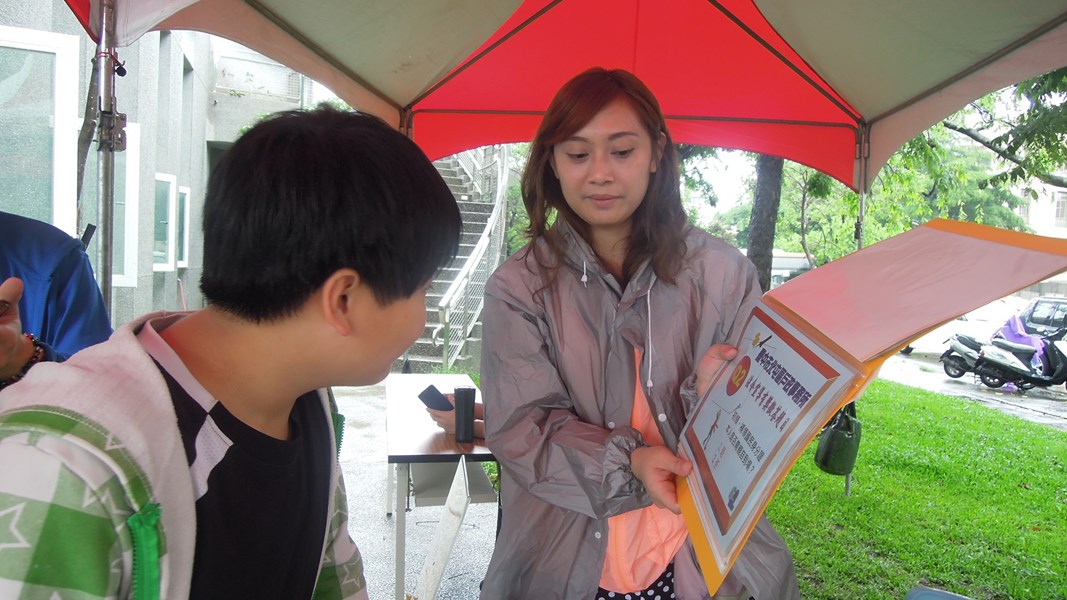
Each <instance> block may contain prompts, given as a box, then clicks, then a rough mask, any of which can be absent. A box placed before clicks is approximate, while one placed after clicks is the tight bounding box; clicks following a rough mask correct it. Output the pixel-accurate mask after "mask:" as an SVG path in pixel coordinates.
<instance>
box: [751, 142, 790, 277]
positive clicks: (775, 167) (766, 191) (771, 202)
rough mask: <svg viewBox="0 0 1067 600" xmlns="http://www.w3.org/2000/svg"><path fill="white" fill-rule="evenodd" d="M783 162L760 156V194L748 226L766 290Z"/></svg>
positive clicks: (752, 251)
mask: <svg viewBox="0 0 1067 600" xmlns="http://www.w3.org/2000/svg"><path fill="white" fill-rule="evenodd" d="M783 163H784V161H783V160H782V159H781V158H778V157H775V156H767V155H765V154H760V155H759V156H758V157H757V158H756V195H755V198H754V199H753V202H752V218H751V219H750V220H749V225H748V259H749V260H751V261H752V264H754V265H756V272H757V273H758V274H759V284H760V287H761V288H763V291H764V292H766V291H767V290H769V289H771V259H772V254H773V250H774V229H775V226H776V225H777V223H778V204H779V202H780V201H781V199H782V165H783Z"/></svg>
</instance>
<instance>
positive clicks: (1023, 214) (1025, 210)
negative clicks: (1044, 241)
mask: <svg viewBox="0 0 1067 600" xmlns="http://www.w3.org/2000/svg"><path fill="white" fill-rule="evenodd" d="M1015 214H1017V215H1019V217H1020V218H1021V219H1022V220H1023V223H1027V224H1029V223H1030V201H1029V200H1023V203H1022V204H1020V205H1019V207H1018V208H1016V209H1015Z"/></svg>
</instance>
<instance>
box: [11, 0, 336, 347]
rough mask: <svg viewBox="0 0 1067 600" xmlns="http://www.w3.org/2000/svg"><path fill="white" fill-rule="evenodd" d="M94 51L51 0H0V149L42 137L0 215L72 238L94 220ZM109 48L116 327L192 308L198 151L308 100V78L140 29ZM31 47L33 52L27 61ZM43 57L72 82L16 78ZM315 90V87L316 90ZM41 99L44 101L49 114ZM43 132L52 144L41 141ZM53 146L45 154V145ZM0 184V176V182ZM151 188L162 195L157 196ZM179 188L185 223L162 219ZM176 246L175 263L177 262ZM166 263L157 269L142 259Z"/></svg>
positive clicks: (220, 47) (201, 180) (184, 35)
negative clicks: (87, 133)
mask: <svg viewBox="0 0 1067 600" xmlns="http://www.w3.org/2000/svg"><path fill="white" fill-rule="evenodd" d="M38 40H44V42H46V43H45V44H44V47H38V45H39V44H37V41H38ZM49 44H51V45H49ZM4 52H6V53H7V54H4ZM95 52H96V45H95V43H94V42H92V40H91V39H90V38H89V36H88V35H87V34H86V33H85V31H84V29H83V28H82V27H81V25H80V23H78V22H77V20H76V19H75V18H74V16H73V14H72V13H71V12H70V9H69V8H68V7H67V6H66V4H65V3H64V2H63V1H62V0H44V1H37V2H25V1H24V0H0V80H2V81H0V115H3V114H4V113H5V111H6V112H7V114H8V117H7V118H4V117H2V116H0V139H2V138H4V137H6V138H8V139H9V140H11V141H9V142H8V143H7V146H6V147H0V155H3V153H4V152H5V151H6V152H7V154H8V155H15V156H16V157H17V156H18V155H19V154H24V153H25V152H24V148H23V147H22V146H20V144H24V142H22V141H21V140H23V139H28V138H27V135H28V133H32V134H35V135H36V136H37V138H42V139H37V140H36V141H34V142H33V145H34V149H35V150H36V154H35V155H34V159H33V160H32V161H27V162H28V163H29V164H30V166H32V168H27V169H26V171H27V172H28V173H30V175H27V176H25V177H23V179H22V180H20V181H21V182H22V183H25V184H26V189H27V191H20V190H18V189H16V190H15V191H13V192H10V193H8V194H6V195H5V194H4V193H3V192H2V191H0V210H5V211H9V212H16V213H19V214H27V215H28V216H34V217H35V218H40V219H42V220H48V221H51V222H52V223H53V224H55V225H56V226H57V227H59V228H61V229H63V230H65V231H67V232H68V233H70V234H71V235H77V236H80V235H81V233H82V231H83V230H84V229H85V227H86V225H87V224H90V223H92V224H98V223H99V219H98V216H97V213H98V210H97V206H96V204H97V198H98V189H99V179H98V171H97V162H98V161H97V154H98V152H97V144H96V143H95V141H94V142H93V143H92V144H91V146H90V148H89V151H88V156H87V160H86V169H85V175H84V179H83V181H84V190H83V192H82V196H81V197H82V201H81V203H80V206H79V202H78V201H77V198H78V195H77V192H76V183H77V176H76V164H77V136H78V130H79V128H80V127H81V125H82V121H83V119H84V112H85V104H86V93H87V90H88V87H89V79H90V75H91V72H92V65H91V59H92V57H93V56H94V54H95ZM117 54H118V60H119V61H121V62H123V63H124V65H125V69H126V71H127V74H126V76H125V77H121V78H116V82H115V96H116V110H117V112H120V113H125V114H126V116H127V121H128V126H127V128H126V132H127V139H128V149H127V151H126V152H123V153H116V155H115V162H116V169H115V170H116V181H115V203H116V204H115V213H116V217H115V218H116V229H115V235H114V238H113V239H114V240H115V241H114V246H115V247H116V256H115V261H114V262H115V263H116V266H115V268H114V272H115V276H114V277H113V278H112V282H113V284H114V285H113V287H112V322H113V323H114V325H115V326H119V325H121V324H123V323H125V322H127V321H129V320H130V319H133V318H134V317H136V316H138V315H140V314H143V313H146V312H149V311H153V310H181V309H183V308H189V309H194V308H200V307H202V306H203V305H204V300H203V297H202V296H201V294H200V292H199V280H200V274H201V271H202V269H201V264H202V258H201V257H202V255H203V244H202V235H201V224H202V210H201V208H202V205H203V198H204V193H205V191H206V187H207V181H208V176H209V171H210V167H209V158H208V157H209V151H208V147H209V146H212V147H214V148H219V147H225V146H226V145H228V143H230V142H232V141H233V140H234V139H236V137H237V136H238V135H239V133H240V131H241V129H242V128H244V127H246V126H247V125H249V124H251V123H253V122H254V121H255V120H256V119H257V118H258V117H260V116H262V115H264V114H268V113H272V112H276V111H278V110H288V109H293V108H299V107H300V106H302V105H303V104H305V103H306V101H307V100H308V99H310V98H311V97H312V86H311V85H310V84H309V83H308V82H307V80H306V78H303V77H302V76H300V75H299V74H295V73H294V72H293V71H291V70H289V69H286V68H285V67H282V66H280V65H278V64H277V63H275V62H273V61H270V60H269V59H266V58H264V57H262V56H259V55H258V54H255V53H253V52H250V51H248V50H246V49H244V48H243V47H241V46H238V45H236V44H233V43H231V42H228V41H225V40H221V39H219V38H214V37H212V36H209V35H206V34H202V33H196V32H187V31H175V32H150V33H147V34H145V35H144V36H142V38H141V39H139V40H138V41H137V42H136V43H135V44H133V45H131V46H129V47H126V48H119V49H118V50H117ZM31 55H32V57H33V58H32V60H31V59H29V58H26V57H27V56H31ZM42 57H43V58H45V59H47V60H43V61H42V60H40V59H41V58H42ZM50 62H55V63H56V64H57V65H66V68H67V70H66V71H64V73H67V74H69V75H70V77H69V79H70V81H66V78H65V77H60V78H59V79H57V82H58V83H55V84H54V85H53V84H52V82H51V81H49V80H48V79H49V78H48V77H36V78H35V77H27V78H25V79H24V80H23V76H22V75H21V73H23V71H24V69H23V68H22V67H23V66H24V64H32V65H34V66H35V67H36V69H35V70H34V73H37V72H43V71H42V69H46V68H47V64H49V63H50ZM56 68H57V69H58V68H60V67H59V66H57V67H56ZM219 82H221V85H219ZM8 84H10V87H11V88H12V89H14V90H15V92H16V93H15V96H14V98H13V99H7V98H5V95H4V93H3V90H4V89H7V88H5V85H8ZM53 87H54V88H55V89H52V88H53ZM294 90H295V93H294ZM318 93H319V94H320V95H322V91H321V89H320V91H319V92H318ZM49 98H55V106H56V107H58V108H53V107H52V105H51V104H50V103H51V102H52V101H51V100H49ZM5 103H6V104H7V106H5ZM94 103H95V100H94ZM15 109H18V110H21V111H23V112H24V113H25V114H26V116H25V118H23V117H22V114H23V113H20V112H18V110H15ZM53 126H54V127H55V129H54V130H53V129H50V127H53ZM27 132H28V133H27ZM48 132H51V133H48ZM49 136H51V137H52V138H53V139H50V140H49V139H43V138H47V137H49ZM26 143H28V142H26ZM53 145H54V152H52V151H51V150H49V148H51V146H53ZM215 154H216V155H217V152H215ZM0 157H2V156H0ZM127 167H129V168H127ZM42 170H43V171H47V173H43V174H42ZM49 173H51V178H52V181H51V182H49V181H47V179H48V178H49ZM20 177H21V176H20ZM34 178H36V179H34ZM6 183H7V181H6V180H4V179H3V175H0V187H8V188H10V187H11V186H7V185H4V184H6ZM172 188H173V197H171V196H170V194H169V191H170V189H172ZM158 191H162V192H164V193H163V194H162V201H161V202H157V192H158ZM183 192H184V196H185V204H186V205H187V206H188V213H187V217H186V216H183V215H177V214H174V215H172V214H171V212H170V211H171V210H176V205H177V204H178V203H179V202H180V199H179V196H180V195H182V193H183ZM171 204H174V205H175V209H170V205H171ZM172 223H173V225H174V228H175V234H174V235H172V236H171V237H175V236H176V234H177V231H176V230H177V229H178V228H179V227H184V229H185V230H186V231H187V232H188V244H187V246H186V247H185V249H184V250H179V241H178V240H175V245H174V248H173V249H172V250H171V251H170V252H168V251H167V249H168V248H167V245H166V244H157V243H156V239H155V237H156V232H157V228H158V229H159V230H160V231H161V232H167V231H168V230H169V227H170V226H171V224H172ZM99 240H100V238H94V241H93V242H92V243H91V245H90V246H89V249H88V251H89V254H90V257H91V259H92V260H93V262H94V268H96V269H97V273H98V278H99V271H100V269H99V268H98V267H97V265H98V264H99V257H98V254H99V252H100V247H101V245H100V243H99ZM180 252H184V254H185V256H184V258H185V260H184V261H179V260H178V254H179V253H180ZM167 257H169V260H167V261H165V262H166V263H167V264H163V265H154V263H155V262H156V261H157V260H162V259H163V258H167Z"/></svg>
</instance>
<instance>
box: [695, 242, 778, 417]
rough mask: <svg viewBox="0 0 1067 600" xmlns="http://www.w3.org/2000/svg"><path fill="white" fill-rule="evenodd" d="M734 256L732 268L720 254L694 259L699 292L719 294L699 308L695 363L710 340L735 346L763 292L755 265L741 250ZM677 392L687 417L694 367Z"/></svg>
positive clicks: (711, 342)
mask: <svg viewBox="0 0 1067 600" xmlns="http://www.w3.org/2000/svg"><path fill="white" fill-rule="evenodd" d="M735 260H736V261H737V263H736V265H734V267H735V268H730V269H723V268H722V261H723V259H722V258H721V257H720V258H714V259H710V260H709V259H707V258H705V259H704V260H701V261H696V264H697V265H699V266H700V267H702V268H699V269H698V273H697V277H698V283H699V285H700V287H701V295H702V296H703V297H704V298H708V297H710V296H713V295H714V296H717V297H719V301H718V302H709V303H708V304H706V305H705V307H704V310H703V311H702V315H701V323H700V327H699V329H700V334H699V335H698V336H697V341H696V346H695V347H694V348H693V353H694V361H693V364H695V365H697V364H700V358H701V357H702V356H703V355H704V353H705V352H707V351H708V349H709V348H711V346H712V345H713V344H716V343H722V344H727V345H730V346H734V347H737V346H738V344H740V343H741V339H740V337H741V331H742V330H743V329H744V327H745V322H746V321H747V320H748V316H749V314H751V312H752V308H753V307H755V306H756V304H757V303H758V302H759V300H760V298H761V297H762V296H763V290H762V289H761V288H760V285H759V276H758V275H757V273H756V267H755V266H753V264H752V263H751V262H750V261H749V260H748V259H747V258H744V257H743V256H741V255H740V253H738V257H737V258H735ZM713 290H714V291H715V293H713ZM723 366H725V364H724V365H723ZM678 393H679V396H680V397H681V399H682V405H683V408H684V411H685V415H686V417H688V416H689V415H690V414H691V413H692V411H693V409H694V408H695V407H696V404H697V401H698V400H699V398H698V397H697V390H696V372H695V371H694V372H693V373H691V374H690V375H689V376H688V377H686V379H685V380H684V381H682V385H681V386H680V387H679V390H678Z"/></svg>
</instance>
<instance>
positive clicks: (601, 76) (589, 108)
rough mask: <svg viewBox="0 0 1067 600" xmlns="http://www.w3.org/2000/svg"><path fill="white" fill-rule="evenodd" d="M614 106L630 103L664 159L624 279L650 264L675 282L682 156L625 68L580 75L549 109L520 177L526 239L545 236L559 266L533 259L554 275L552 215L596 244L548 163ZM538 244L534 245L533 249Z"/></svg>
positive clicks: (641, 213) (559, 250)
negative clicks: (556, 149)
mask: <svg viewBox="0 0 1067 600" xmlns="http://www.w3.org/2000/svg"><path fill="white" fill-rule="evenodd" d="M617 100H622V101H623V102H626V104H627V105H629V106H630V108H632V109H633V111H634V113H635V114H636V115H637V118H638V120H639V121H640V122H641V124H642V125H644V127H645V129H646V130H647V132H648V135H649V137H650V138H651V140H652V152H653V156H656V154H657V153H658V154H660V156H659V163H658V165H657V168H656V170H655V172H653V173H651V174H650V179H649V182H648V191H646V192H645V198H644V201H643V202H641V205H640V206H639V207H638V208H637V210H636V211H634V214H633V217H632V219H633V228H632V230H631V233H630V240H629V244H628V247H627V253H626V259H625V261H624V262H623V275H624V277H625V279H629V278H630V277H631V276H632V275H633V273H634V271H635V270H636V269H637V267H638V266H639V265H640V264H641V263H642V262H643V261H645V260H646V259H649V260H650V261H651V263H652V268H653V269H654V270H655V273H656V276H657V277H659V278H660V279H663V280H664V281H666V282H668V283H673V282H674V278H675V276H676V275H677V274H678V270H679V269H680V268H681V265H682V259H683V258H684V256H685V229H686V227H685V224H686V221H687V219H686V214H685V210H684V209H683V208H682V198H681V193H680V191H679V185H680V181H679V178H680V176H679V170H678V153H677V151H676V150H675V148H674V142H673V141H672V140H671V134H670V132H669V131H667V124H666V122H665V120H664V118H663V112H662V111H661V110H660V107H659V102H658V101H657V100H656V97H655V96H653V95H652V92H651V91H650V90H649V89H648V87H646V86H645V84H644V83H642V82H641V80H640V79H638V78H637V77H636V76H634V75H633V74H632V73H630V72H628V71H624V70H622V69H613V70H610V71H609V70H607V69H604V68H602V67H594V68H592V69H589V70H588V71H585V72H583V73H580V74H578V75H577V76H575V77H574V78H573V79H571V80H570V81H568V82H567V83H565V84H564V85H563V87H562V88H560V90H559V91H558V92H556V96H555V97H554V98H553V99H552V102H551V103H550V104H549V105H548V110H547V111H546V112H545V117H544V119H543V120H542V121H541V125H540V127H538V129H537V134H536V135H535V136H534V139H533V142H532V143H531V145H530V146H531V147H530V158H529V160H528V162H527V163H526V169H525V171H523V174H522V201H523V203H524V204H525V205H526V213H527V214H528V215H529V217H530V226H529V228H528V229H527V234H528V235H529V236H530V238H531V239H533V240H536V239H537V238H541V237H543V238H544V239H545V241H546V242H548V245H549V248H551V250H552V254H553V255H554V256H553V259H554V260H552V261H551V262H546V261H545V260H543V258H544V257H540V256H537V253H536V252H532V253H533V254H534V257H535V260H537V262H538V264H539V265H541V267H542V268H547V269H549V270H551V271H554V270H555V268H556V266H558V265H559V264H560V260H559V259H560V258H561V256H562V254H563V246H562V243H561V241H560V240H559V239H558V236H557V235H556V234H555V232H554V230H553V229H552V228H551V227H550V226H549V223H550V219H551V215H552V213H553V211H555V213H556V214H557V215H558V217H557V218H561V219H565V220H566V221H567V223H568V224H570V225H571V227H573V228H574V229H575V231H577V232H578V234H579V235H581V236H582V237H583V238H584V239H585V240H586V241H587V242H590V245H592V239H591V234H590V228H589V225H588V224H587V223H586V222H585V221H583V220H582V218H581V217H579V216H578V215H577V214H575V212H574V211H573V210H571V208H570V206H569V205H568V204H567V201H566V200H565V199H564V198H563V190H562V189H561V188H560V183H559V179H557V178H556V177H555V175H554V173H553V171H552V168H551V166H550V165H549V159H550V158H551V156H552V148H553V146H555V145H556V144H558V143H561V142H563V141H564V140H566V139H568V138H570V137H571V136H572V135H574V134H575V133H577V132H578V131H579V130H580V129H581V128H582V127H585V125H586V124H588V123H589V122H590V121H592V120H593V117H595V116H596V115H597V113H599V112H600V111H601V110H603V109H604V108H605V107H607V106H608V105H609V104H611V103H612V102H615V101H617ZM660 136H662V137H663V140H664V142H665V143H664V145H663V150H662V152H659V151H658V149H657V146H658V141H659V139H660ZM533 246H534V245H533V244H531V245H530V248H531V249H532V248H533ZM528 252H529V251H528ZM528 257H529V255H527V258H528ZM549 265H555V266H549ZM552 277H554V272H553V275H552Z"/></svg>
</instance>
